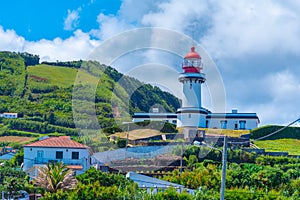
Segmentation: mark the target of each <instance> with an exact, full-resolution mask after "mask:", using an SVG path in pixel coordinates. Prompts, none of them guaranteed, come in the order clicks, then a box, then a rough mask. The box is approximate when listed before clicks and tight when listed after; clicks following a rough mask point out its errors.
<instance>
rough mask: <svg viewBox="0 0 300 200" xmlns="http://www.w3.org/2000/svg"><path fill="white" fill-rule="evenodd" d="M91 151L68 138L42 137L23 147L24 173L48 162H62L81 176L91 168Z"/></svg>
mask: <svg viewBox="0 0 300 200" xmlns="http://www.w3.org/2000/svg"><path fill="white" fill-rule="evenodd" d="M91 155H92V152H91V149H90V148H89V147H88V146H85V145H83V144H80V143H78V142H75V141H73V140H71V139H70V137H69V136H60V137H47V136H46V137H43V138H40V140H39V141H36V142H33V143H31V144H27V145H25V146H24V166H23V170H24V171H25V172H28V173H29V172H31V171H32V168H34V167H37V166H44V165H46V164H47V163H50V162H63V163H64V164H66V165H67V167H68V168H70V169H74V170H76V174H82V173H84V172H85V171H86V170H87V169H89V168H90V166H91V162H92V159H91Z"/></svg>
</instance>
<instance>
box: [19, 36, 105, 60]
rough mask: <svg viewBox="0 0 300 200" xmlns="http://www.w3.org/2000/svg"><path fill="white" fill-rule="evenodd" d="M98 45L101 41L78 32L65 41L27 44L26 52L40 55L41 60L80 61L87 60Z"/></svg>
mask: <svg viewBox="0 0 300 200" xmlns="http://www.w3.org/2000/svg"><path fill="white" fill-rule="evenodd" d="M98 45H99V41H96V40H92V39H91V38H90V36H89V34H87V33H84V32H82V31H81V30H76V31H75V32H74V35H73V36H71V37H69V38H67V39H65V40H63V39H61V38H55V39H54V40H44V39H43V40H40V41H37V42H26V44H25V47H24V51H28V52H30V53H34V54H38V55H40V57H41V60H48V61H56V60H78V59H86V58H87V57H88V55H89V54H90V53H91V51H92V50H93V49H94V48H95V47H96V46H98Z"/></svg>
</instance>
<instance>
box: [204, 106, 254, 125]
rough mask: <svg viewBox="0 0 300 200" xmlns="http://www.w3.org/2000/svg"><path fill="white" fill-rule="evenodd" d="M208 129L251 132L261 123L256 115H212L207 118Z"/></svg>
mask: <svg viewBox="0 0 300 200" xmlns="http://www.w3.org/2000/svg"><path fill="white" fill-rule="evenodd" d="M206 119H207V120H206V123H207V125H206V126H207V127H209V128H218V129H231V130H251V129H254V128H257V126H258V124H259V123H260V121H259V118H258V116H257V114H256V113H238V111H237V110H232V112H231V113H210V114H208V115H207V117H206Z"/></svg>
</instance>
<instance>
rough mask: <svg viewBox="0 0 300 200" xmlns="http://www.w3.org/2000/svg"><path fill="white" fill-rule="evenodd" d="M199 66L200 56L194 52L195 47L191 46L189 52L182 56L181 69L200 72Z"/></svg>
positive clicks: (188, 71)
mask: <svg viewBox="0 0 300 200" xmlns="http://www.w3.org/2000/svg"><path fill="white" fill-rule="evenodd" d="M201 66H202V63H201V56H200V55H199V54H198V53H197V52H195V47H192V48H191V52H189V53H188V54H186V56H185V57H184V60H183V63H182V69H183V70H184V73H200V70H201V69H202V67H201Z"/></svg>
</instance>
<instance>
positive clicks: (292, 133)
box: [251, 125, 300, 155]
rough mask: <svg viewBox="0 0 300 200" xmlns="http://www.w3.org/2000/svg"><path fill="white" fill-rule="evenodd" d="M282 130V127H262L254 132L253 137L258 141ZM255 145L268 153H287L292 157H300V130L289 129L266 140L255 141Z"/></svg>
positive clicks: (295, 128) (252, 132) (297, 128)
mask: <svg viewBox="0 0 300 200" xmlns="http://www.w3.org/2000/svg"><path fill="white" fill-rule="evenodd" d="M280 128H282V126H276V125H268V126H262V127H259V128H257V129H254V130H252V131H251V137H252V138H254V139H256V138H259V137H262V136H264V135H268V134H270V133H272V132H274V131H276V130H278V129H280ZM254 144H256V145H257V146H258V147H260V148H265V149H266V150H267V151H286V152H289V154H291V155H300V128H299V127H289V128H287V129H285V130H283V131H281V132H279V133H277V134H275V135H272V136H270V137H268V138H266V140H258V141H255V142H254Z"/></svg>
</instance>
